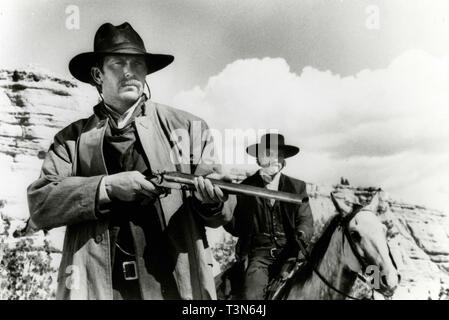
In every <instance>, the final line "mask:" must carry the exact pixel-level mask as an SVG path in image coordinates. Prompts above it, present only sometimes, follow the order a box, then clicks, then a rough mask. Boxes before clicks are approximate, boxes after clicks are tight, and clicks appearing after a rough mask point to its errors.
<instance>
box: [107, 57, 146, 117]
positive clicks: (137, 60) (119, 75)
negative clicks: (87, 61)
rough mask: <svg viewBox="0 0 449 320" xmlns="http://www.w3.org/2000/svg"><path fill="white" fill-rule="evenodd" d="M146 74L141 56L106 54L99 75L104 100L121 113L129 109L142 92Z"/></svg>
mask: <svg viewBox="0 0 449 320" xmlns="http://www.w3.org/2000/svg"><path fill="white" fill-rule="evenodd" d="M146 74H147V66H146V63H145V59H144V57H142V56H134V55H110V56H106V57H105V59H104V63H103V72H101V73H100V75H99V76H100V78H101V87H102V92H103V97H104V100H105V102H106V103H107V104H108V105H110V106H112V107H114V108H115V109H117V111H119V112H121V113H122V112H124V111H126V110H127V109H129V108H130V107H131V106H132V105H133V104H134V103H135V102H136V100H137V99H138V98H139V97H140V96H141V95H142V93H143V90H144V87H145V76H146Z"/></svg>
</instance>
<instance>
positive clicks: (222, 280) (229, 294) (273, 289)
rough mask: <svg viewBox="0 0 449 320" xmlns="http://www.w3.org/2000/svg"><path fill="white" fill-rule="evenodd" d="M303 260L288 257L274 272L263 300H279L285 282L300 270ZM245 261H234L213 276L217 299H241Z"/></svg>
mask: <svg viewBox="0 0 449 320" xmlns="http://www.w3.org/2000/svg"><path fill="white" fill-rule="evenodd" d="M304 265H305V260H303V259H299V260H298V259H297V258H290V259H288V260H286V261H285V262H284V263H283V264H282V266H281V267H280V269H279V270H278V271H277V272H275V273H274V274H273V276H272V278H271V280H270V282H269V283H268V286H267V288H266V290H265V292H266V293H265V300H281V299H283V297H284V293H285V291H286V289H287V288H288V286H287V284H288V282H289V280H290V279H292V278H293V276H294V275H295V274H297V272H299V271H301V270H302V268H303V266H304ZM245 272H246V265H245V261H244V260H241V261H236V262H235V263H234V264H233V265H231V266H230V267H229V268H228V269H226V270H225V271H223V272H222V273H220V274H219V275H217V276H216V277H215V287H216V288H217V298H218V299H219V300H241V299H243V296H242V293H243V283H244V281H245Z"/></svg>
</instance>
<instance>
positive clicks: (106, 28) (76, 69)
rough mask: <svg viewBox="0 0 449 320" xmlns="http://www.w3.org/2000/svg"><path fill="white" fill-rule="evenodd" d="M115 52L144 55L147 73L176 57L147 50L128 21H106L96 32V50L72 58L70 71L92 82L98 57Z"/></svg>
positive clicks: (81, 78)
mask: <svg viewBox="0 0 449 320" xmlns="http://www.w3.org/2000/svg"><path fill="white" fill-rule="evenodd" d="M115 54H118V55H123V54H126V55H139V56H143V57H144V58H145V61H146V64H147V68H148V71H147V74H150V73H153V72H156V71H158V70H160V69H162V68H165V67H166V66H168V65H169V64H170V63H172V62H173V60H174V59H175V58H174V57H173V56H172V55H168V54H156V53H149V52H147V50H146V49H145V45H144V43H143V40H142V38H141V37H140V36H139V34H138V33H137V32H136V31H135V30H134V29H133V28H132V27H131V25H130V24H129V23H128V22H125V23H123V24H121V25H119V26H113V25H112V24H110V23H105V24H103V25H102V26H101V27H100V28H98V30H97V32H96V33H95V38H94V51H93V52H84V53H80V54H78V55H76V56H75V57H73V58H72V60H70V63H69V70H70V73H71V74H72V75H73V76H74V77H75V78H76V79H78V80H80V81H82V82H87V83H92V78H91V68H92V67H93V66H95V63H96V62H97V61H98V59H99V58H101V57H104V56H106V55H115Z"/></svg>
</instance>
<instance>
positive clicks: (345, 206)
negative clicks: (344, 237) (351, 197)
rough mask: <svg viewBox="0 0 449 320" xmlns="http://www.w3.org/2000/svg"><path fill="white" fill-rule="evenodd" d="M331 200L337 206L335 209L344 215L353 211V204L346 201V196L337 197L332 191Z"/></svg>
mask: <svg viewBox="0 0 449 320" xmlns="http://www.w3.org/2000/svg"><path fill="white" fill-rule="evenodd" d="M331 200H332V203H333V204H334V206H335V209H337V211H338V213H339V214H341V215H342V216H346V215H347V214H349V213H350V212H351V211H352V205H351V204H350V203H348V202H347V201H345V198H344V197H343V198H338V199H337V198H336V197H335V195H334V193H333V192H331Z"/></svg>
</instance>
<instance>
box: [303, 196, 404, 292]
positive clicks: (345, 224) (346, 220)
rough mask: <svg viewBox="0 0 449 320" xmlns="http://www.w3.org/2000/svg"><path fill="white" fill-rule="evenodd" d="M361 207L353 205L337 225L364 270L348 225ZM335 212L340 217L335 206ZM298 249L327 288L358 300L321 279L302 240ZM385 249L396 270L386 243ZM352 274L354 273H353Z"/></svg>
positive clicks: (364, 279)
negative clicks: (386, 248) (352, 208)
mask: <svg viewBox="0 0 449 320" xmlns="http://www.w3.org/2000/svg"><path fill="white" fill-rule="evenodd" d="M362 208H363V206H361V205H358V204H356V205H355V209H354V210H352V212H351V213H350V214H348V215H347V216H346V217H344V218H340V221H339V223H338V225H339V226H340V227H341V228H342V231H343V232H342V237H343V240H344V238H345V237H346V239H347V241H348V243H349V246H350V248H351V251H352V253H353V254H354V256H355V257H356V259H357V261H358V263H359V264H360V266H361V267H362V270H366V269H367V267H368V264H367V263H366V262H365V259H364V258H363V257H362V256H361V255H360V253H359V252H358V250H357V246H356V244H355V242H354V239H353V238H352V237H351V234H350V232H349V223H350V222H351V220H352V219H353V218H354V217H355V216H356V215H357V214H358V213H359V212H361V211H362ZM337 211H338V213H339V215H340V217H342V212H341V210H340V208H339V207H338V206H337ZM297 242H298V245H299V248H300V250H301V252H302V254H303V255H304V257H305V258H306V261H307V263H310V265H311V266H312V269H313V271H314V272H315V273H316V275H317V276H318V277H319V278H320V279H321V281H323V282H324V283H325V284H326V285H327V286H328V287H329V288H331V289H332V290H334V291H335V292H338V293H339V294H341V295H343V296H345V297H346V298H349V299H352V300H360V299H358V298H355V297H352V296H350V295H348V294H346V293H344V292H343V291H341V290H339V289H337V288H335V287H334V286H333V285H332V284H331V283H330V282H329V281H327V280H326V278H324V277H323V275H322V274H321V273H320V272H319V271H318V270H317V268H316V267H315V266H314V265H313V264H312V262H311V261H310V260H309V257H310V255H309V253H308V252H307V250H306V247H305V245H304V243H303V240H302V238H298V239H297ZM387 247H388V255H389V257H390V259H391V261H392V263H393V266H394V268H395V269H396V270H397V265H396V261H395V260H394V258H393V255H392V254H391V250H390V246H389V245H388V243H387ZM353 272H354V271H353ZM355 273H356V274H357V278H359V279H360V280H361V281H363V282H365V283H368V280H366V278H365V276H364V275H361V274H360V273H358V272H355ZM372 290H373V291H377V289H375V288H373V289H372Z"/></svg>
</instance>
